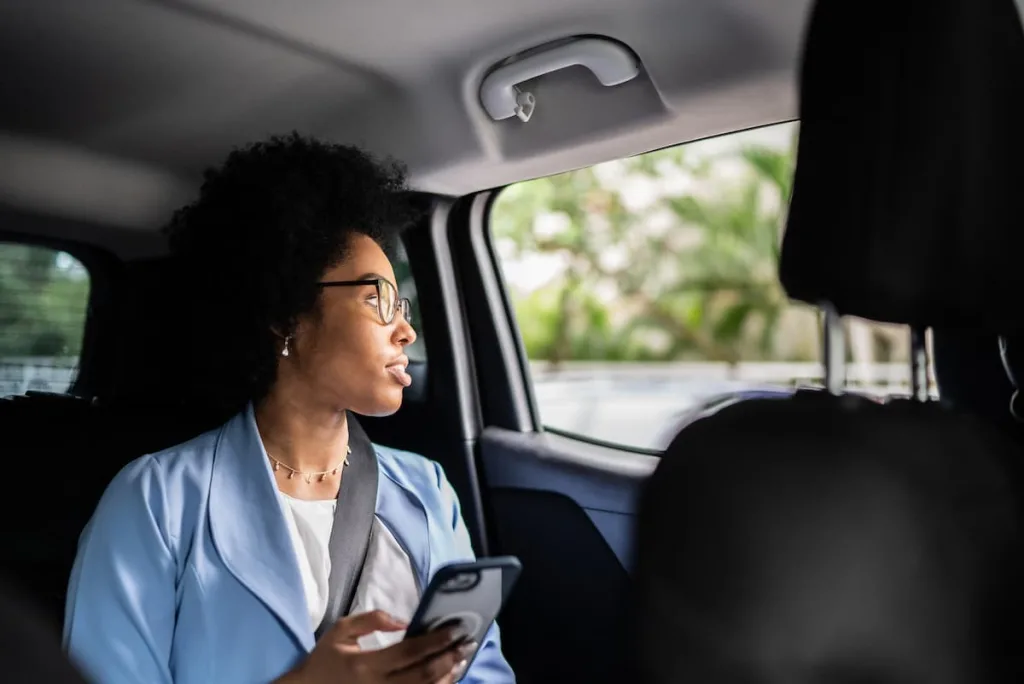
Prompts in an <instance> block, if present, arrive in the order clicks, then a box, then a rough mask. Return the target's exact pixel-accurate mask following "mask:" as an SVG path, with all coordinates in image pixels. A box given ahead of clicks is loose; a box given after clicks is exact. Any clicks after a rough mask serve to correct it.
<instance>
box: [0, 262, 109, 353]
mask: <svg viewBox="0 0 1024 684" xmlns="http://www.w3.org/2000/svg"><path fill="white" fill-rule="evenodd" d="M88 306H89V276H88V273H87V272H86V270H85V268H84V267H83V266H82V265H81V264H80V263H79V262H78V261H77V260H75V259H74V258H73V257H71V256H70V255H68V254H65V253H63V252H58V251H56V250H53V249H49V248H46V247H37V246H30V245H18V244H10V243H0V357H11V356H47V357H72V358H73V357H76V356H78V355H79V354H80V353H81V349H82V338H83V336H84V333H85V320H86V316H87V314H88Z"/></svg>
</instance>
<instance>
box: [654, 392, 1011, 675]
mask: <svg viewBox="0 0 1024 684" xmlns="http://www.w3.org/2000/svg"><path fill="white" fill-rule="evenodd" d="M1017 458H1018V454H1017V449H1016V447H1015V445H1013V444H1012V443H1008V442H1005V441H1003V437H1002V435H1001V433H999V432H995V431H992V430H991V429H990V428H989V427H987V426H986V425H985V424H984V423H982V422H979V421H977V420H975V419H974V418H972V417H970V416H968V415H966V414H961V413H955V412H952V411H949V410H947V409H945V408H943V407H941V406H939V405H938V404H936V403H930V404H917V403H913V402H909V401H897V402H893V403H890V404H888V405H885V406H882V405H877V404H874V403H872V402H868V401H862V400H858V399H854V398H852V397H831V396H829V395H826V394H821V393H815V394H808V395H804V394H799V395H797V396H796V397H794V398H793V399H792V400H752V401H748V402H743V403H740V404H737V405H735V406H732V407H728V408H726V409H724V410H722V411H721V412H719V413H717V414H715V415H713V416H711V417H708V418H705V419H703V420H701V421H699V422H697V423H695V424H693V425H691V426H690V427H689V428H687V429H686V430H684V431H683V432H682V433H680V435H679V436H678V437H677V439H676V441H675V442H674V443H673V444H672V446H671V447H670V449H669V451H668V453H666V456H665V458H663V459H662V461H661V464H660V465H659V467H658V469H657V472H656V473H655V474H654V476H653V477H652V479H651V481H650V482H649V485H648V488H647V491H646V493H645V496H644V500H643V504H642V506H641V514H640V527H639V536H638V540H637V543H638V549H639V555H638V564H637V581H638V595H637V604H636V608H637V610H638V611H639V617H640V619H639V620H638V621H637V623H636V625H635V628H636V635H637V637H638V638H637V643H636V647H637V648H638V651H637V653H638V655H639V659H638V666H639V667H640V670H641V672H640V678H639V681H643V682H651V683H668V682H701V683H702V684H718V683H733V682H743V683H748V682H749V683H751V684H753V683H762V682H763V683H765V684H775V683H778V684H783V683H785V684H804V683H806V684H816V683H818V682H821V683H823V684H824V683H836V684H840V683H844V684H845V683H847V682H858V683H864V684H868V683H876V682H877V683H878V684H885V683H889V682H891V683H893V684H902V683H908V684H909V683H911V682H921V683H925V682H927V683H929V684H944V683H947V682H948V683H949V684H962V683H966V682H971V683H972V684H987V683H991V682H1015V681H1024V667H1022V665H1024V632H1021V630H1020V629H1019V628H1018V627H1017V623H1018V622H1019V616H1020V615H1021V611H1022V610H1024V603H1022V601H1021V598H1022V597H1021V589H1022V587H1024V564H1022V555H1021V551H1022V548H1021V535H1020V532H1021V530H1020V518H1019V514H1020V510H1019V499H1018V497H1017V494H1016V491H1017V485H1018V483H1017V481H1016V474H1015V470H1014V468H1015V466H1013V464H1014V463H1015V462H1016V459H1017Z"/></svg>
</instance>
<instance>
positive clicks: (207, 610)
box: [64, 406, 515, 684]
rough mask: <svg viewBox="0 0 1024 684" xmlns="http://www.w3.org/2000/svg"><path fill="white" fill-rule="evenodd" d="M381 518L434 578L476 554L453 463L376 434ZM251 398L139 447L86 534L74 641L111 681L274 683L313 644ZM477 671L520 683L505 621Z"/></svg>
mask: <svg viewBox="0 0 1024 684" xmlns="http://www.w3.org/2000/svg"><path fill="white" fill-rule="evenodd" d="M375 450H376V452H377V461H378V464H379V468H380V470H379V474H380V477H379V478H378V489H377V517H378V518H379V519H380V521H381V522H382V523H383V524H384V525H386V526H387V527H388V529H389V530H390V531H391V533H392V534H393V535H394V536H395V538H396V539H397V540H398V542H399V544H401V545H402V547H403V549H404V550H405V552H406V553H407V554H408V556H409V558H410V560H411V561H412V565H413V567H414V568H415V570H416V574H417V576H418V579H419V585H420V587H421V589H422V588H423V587H425V586H426V585H427V582H428V581H429V579H430V577H431V576H432V575H433V573H434V572H435V571H436V570H437V569H438V568H439V567H440V566H441V565H443V564H445V563H448V562H450V561H455V560H466V559H472V558H473V557H474V554H473V549H472V547H471V545H470V540H469V534H468V532H467V530H466V525H465V523H464V522H463V520H462V515H461V513H460V510H459V503H458V499H457V497H456V496H455V493H454V491H453V490H452V488H451V485H449V484H448V481H447V479H446V478H445V475H444V472H443V471H442V469H441V467H440V466H439V465H438V464H437V463H434V462H432V461H428V460H427V459H425V458H423V457H421V456H417V455H416V454H412V453H409V452H404V451H398V450H395V449H388V448H385V447H381V446H376V445H375ZM264 453H265V452H264V451H263V446H262V442H261V441H260V439H259V434H258V433H257V431H256V422H255V419H254V417H253V411H252V407H251V406H250V407H249V409H248V410H246V411H244V412H243V413H241V414H239V415H238V416H236V417H235V418H233V419H231V420H230V421H229V422H227V423H226V424H225V425H224V426H222V427H221V428H219V429H217V430H213V431H211V432H208V433H206V434H204V435H201V436H199V437H197V438H195V439H193V440H191V441H189V442H186V443H185V444H182V445H180V446H177V447H174V448H171V449H168V450H167V451H163V452H160V453H157V454H152V455H149V456H144V457H142V458H139V459H137V460H135V461H133V462H132V463H130V464H129V465H128V466H126V467H125V468H124V469H123V470H122V471H121V472H120V473H118V475H117V476H116V477H115V478H114V480H113V481H112V482H111V483H110V485H109V486H108V487H107V490H106V492H105V493H104V495H103V498H102V499H101V500H100V503H99V506H98V507H97V509H96V512H95V513H94V514H93V517H92V519H91V520H90V521H89V524H88V525H87V526H86V528H85V530H84V532H83V533H82V537H81V540H80V542H79V548H78V556H77V558H76V560H75V565H74V569H73V571H72V574H71V582H70V586H69V589H68V598H67V610H66V614H65V621H64V643H65V646H66V648H67V649H68V652H69V655H70V656H71V657H72V659H73V660H74V661H75V662H76V663H77V664H78V665H79V666H80V667H81V668H82V669H83V671H84V672H85V673H86V675H87V676H88V677H90V678H92V679H93V680H94V681H95V682H97V683H98V684H140V683H144V684H172V683H173V684H211V683H213V682H216V683H217V684H267V683H268V682H271V681H273V680H274V679H275V678H277V677H279V676H281V675H282V674H284V673H286V672H287V671H289V670H290V669H292V668H293V667H294V666H295V665H297V664H299V663H300V662H301V661H302V660H303V659H304V658H305V657H306V654H307V653H308V652H309V651H310V650H311V649H312V648H313V645H314V637H313V632H312V630H311V629H310V622H309V614H308V612H307V608H306V597H305V594H304V593H303V588H302V580H301V577H300V574H299V566H298V561H297V558H296V555H295V551H294V549H293V546H292V542H291V539H290V537H289V533H288V527H287V523H286V521H285V518H284V516H283V515H282V512H281V508H280V505H279V503H278V499H277V485H276V483H275V481H274V476H273V472H272V470H271V468H270V465H269V461H268V460H267V459H266V458H264V457H263V455H264ZM462 681H464V682H473V683H475V684H497V683H499V682H500V683H502V684H504V683H505V682H514V681H515V676H514V675H513V673H512V670H511V668H510V667H509V665H508V663H507V662H506V661H505V659H504V657H503V656H502V654H501V647H500V642H499V635H498V629H497V626H496V625H495V626H492V627H491V630H490V632H488V635H487V638H486V639H485V640H484V643H483V645H482V647H481V650H480V653H479V655H478V656H477V658H476V660H475V661H474V663H473V665H472V667H471V668H470V670H469V672H468V673H467V674H466V676H465V677H464V679H463V680H462Z"/></svg>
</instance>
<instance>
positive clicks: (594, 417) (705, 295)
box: [491, 123, 910, 451]
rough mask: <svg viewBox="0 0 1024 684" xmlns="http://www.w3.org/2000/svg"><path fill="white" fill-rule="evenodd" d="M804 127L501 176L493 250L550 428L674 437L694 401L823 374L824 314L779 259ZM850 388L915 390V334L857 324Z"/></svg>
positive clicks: (625, 438)
mask: <svg viewBox="0 0 1024 684" xmlns="http://www.w3.org/2000/svg"><path fill="white" fill-rule="evenodd" d="M797 134H798V125H797V124H796V123H786V124H781V125H776V126H770V127H765V128H760V129H756V130H750V131H744V132H740V133H735V134H732V135H727V136H722V137H718V138H714V139H709V140H704V141H699V142H695V143H690V144H687V145H681V146H677V147H673V148H670V149H664V150H659V151H655V152H651V153H648V154H644V155H640V156H636V157H631V158H628V159H623V160H619V161H613V162H609V163H605V164H600V165H598V166H594V167H591V168H586V169H581V170H577V171H572V172H569V173H565V174H561V175H558V176H552V177H549V178H541V179H537V180H531V181H526V182H523V183H518V184H515V185H512V186H509V187H508V188H506V189H504V190H503V191H502V192H501V193H500V195H499V196H498V198H497V200H496V201H495V203H494V205H493V208H492V211H491V228H492V231H493V235H494V238H495V240H494V241H495V249H496V251H497V254H498V259H499V262H500V264H501V267H502V271H503V274H504V278H505V282H506V284H507V287H508V288H509V291H510V297H511V299H512V301H513V304H514V309H515V315H516V319H517V323H518V327H519V331H520V334H521V337H522V340H523V344H524V347H525V350H526V353H527V356H528V357H529V364H530V375H531V377H532V381H533V386H534V395H535V398H536V403H537V409H538V412H539V415H540V420H541V422H542V423H543V425H544V426H545V427H546V428H548V429H553V430H557V431H560V432H563V433H569V434H572V435H575V436H579V437H583V438H587V439H591V440H597V441H601V442H606V443H612V444H616V445H622V446H626V447H631V448H637V449H643V450H655V451H658V450H661V449H663V448H664V447H665V446H666V445H667V441H668V440H669V439H670V438H671V437H672V435H674V434H675V432H676V429H677V426H678V425H682V424H684V423H685V422H686V421H688V420H689V419H691V418H692V416H693V415H694V412H695V411H699V410H702V409H704V408H706V407H712V406H715V405H722V402H723V401H727V400H729V399H730V398H733V397H735V396H787V395H788V393H789V392H791V391H792V390H793V389H794V388H795V387H799V386H819V387H820V386H822V382H823V375H824V369H823V366H822V354H821V344H822V339H821V312H820V311H819V310H818V309H816V308H815V307H811V306H808V305H804V304H802V303H795V302H790V301H789V300H788V299H787V298H786V296H785V292H784V291H783V289H782V287H781V285H780V284H779V282H778V272H777V268H778V258H779V248H780V243H781V233H782V229H783V227H784V223H785V210H786V207H787V206H788V199H789V193H790V184H791V180H792V172H793V167H794V162H795V151H796V141H797ZM843 325H844V327H845V328H846V330H847V333H848V341H849V342H850V344H848V345H847V347H848V354H849V353H853V354H854V355H855V356H854V357H850V360H851V366H850V368H849V371H850V373H849V374H848V375H849V377H850V379H851V384H850V386H851V389H854V390H856V391H863V392H865V393H869V394H872V395H887V394H891V393H894V392H896V393H908V391H909V390H908V389H907V384H908V382H909V378H910V373H909V369H908V363H909V361H908V346H909V344H908V337H909V335H908V331H907V329H906V327H905V326H882V325H878V324H874V323H871V322H868V321H859V320H856V319H849V320H844V323H843Z"/></svg>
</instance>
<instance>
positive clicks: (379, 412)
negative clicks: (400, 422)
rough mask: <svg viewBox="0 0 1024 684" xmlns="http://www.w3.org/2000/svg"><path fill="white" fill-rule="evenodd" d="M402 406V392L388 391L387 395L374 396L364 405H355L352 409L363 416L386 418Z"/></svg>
mask: <svg viewBox="0 0 1024 684" xmlns="http://www.w3.org/2000/svg"><path fill="white" fill-rule="evenodd" d="M400 408H402V392H401V389H399V391H398V392H388V393H387V395H385V396H378V397H374V398H373V400H372V401H367V402H366V403H365V404H364V405H361V406H354V407H353V408H352V410H353V411H354V412H355V413H358V414H359V415H361V416H367V417H368V418H384V417H386V416H392V415H394V414H395V413H397V412H398V409H400Z"/></svg>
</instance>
